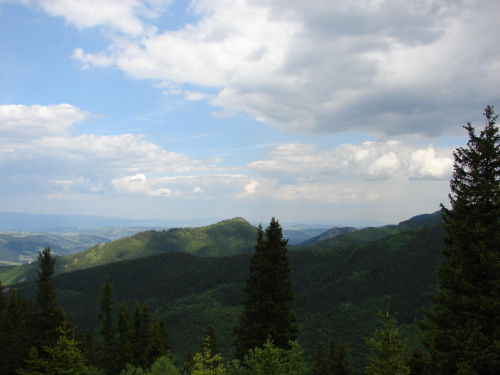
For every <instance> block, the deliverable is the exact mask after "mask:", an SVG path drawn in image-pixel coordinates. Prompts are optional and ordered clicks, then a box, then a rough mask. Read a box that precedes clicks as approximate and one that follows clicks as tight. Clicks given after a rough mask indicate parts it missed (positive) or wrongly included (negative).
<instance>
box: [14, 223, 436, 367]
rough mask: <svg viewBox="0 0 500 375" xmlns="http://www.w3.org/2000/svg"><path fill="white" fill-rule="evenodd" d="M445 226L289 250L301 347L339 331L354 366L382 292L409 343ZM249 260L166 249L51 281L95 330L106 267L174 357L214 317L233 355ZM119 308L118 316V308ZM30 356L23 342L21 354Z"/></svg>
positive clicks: (27, 289)
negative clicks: (157, 323)
mask: <svg viewBox="0 0 500 375" xmlns="http://www.w3.org/2000/svg"><path fill="white" fill-rule="evenodd" d="M371 230H373V231H375V230H376V229H375V228H371ZM384 230H385V229H384ZM358 232H362V231H358ZM442 235H443V232H442V229H441V226H440V225H434V226H428V227H424V228H417V229H411V230H406V231H403V232H402V231H401V230H399V232H398V233H396V234H393V235H390V236H388V235H386V236H385V238H381V239H379V240H377V241H375V242H367V243H361V244H357V245H353V246H347V247H340V248H339V247H336V248H331V249H321V250H319V251H310V250H308V251H291V252H289V253H288V256H289V261H290V268H291V273H290V279H291V280H292V284H293V291H294V301H295V302H294V313H295V314H296V315H297V324H298V326H299V327H300V332H301V334H300V336H299V340H300V343H301V344H302V345H303V346H304V348H305V350H306V356H307V357H308V358H309V357H310V353H311V351H312V349H313V348H314V347H315V345H316V344H317V342H318V341H319V340H324V342H329V339H330V338H331V337H344V338H345V341H346V343H347V345H348V347H349V358H350V360H351V363H352V366H353V367H354V368H356V369H358V370H360V366H361V365H362V364H364V359H365V358H366V352H367V346H366V344H365V343H364V340H363V337H368V336H369V335H371V334H372V332H373V330H374V329H375V327H376V325H377V321H376V313H377V311H378V310H379V309H380V305H381V304H382V303H384V301H385V299H386V296H387V295H392V296H393V297H394V309H395V310H397V311H399V316H398V320H399V322H400V323H401V324H402V326H404V330H405V333H406V337H408V338H409V344H410V345H414V344H415V343H417V342H418V339H419V336H418V331H417V330H416V329H415V328H414V326H413V320H414V318H415V317H418V316H419V314H420V309H421V306H423V305H425V304H427V303H428V299H427V297H426V295H425V293H426V292H432V291H434V290H435V289H434V288H435V279H436V276H435V268H436V266H437V261H438V257H439V254H440V252H439V249H440V248H441V247H442V243H441V237H442ZM253 243H254V244H255V237H254V239H253ZM59 259H60V258H58V262H59ZM249 260H250V255H247V254H242V255H237V256H231V257H217V258H212V257H204V258H201V257H196V256H193V255H190V254H186V253H166V254H158V255H155V256H151V257H144V258H141V259H136V260H130V261H123V262H119V263H115V264H109V265H106V266H102V267H95V268H91V269H88V270H85V271H78V272H72V273H65V274H61V275H59V276H57V277H55V278H54V281H55V283H56V286H57V289H58V296H59V300H60V301H61V305H62V306H63V307H64V309H65V310H66V311H67V313H68V317H69V319H70V320H71V321H72V322H74V323H75V324H76V325H77V326H78V327H79V328H81V329H82V330H85V329H87V328H90V329H91V330H90V332H95V331H96V330H95V329H93V328H92V327H99V324H100V322H99V318H98V316H99V305H98V304H97V303H96V295H97V294H98V293H99V290H100V287H101V284H102V282H103V280H104V279H105V277H106V275H109V281H110V283H111V284H112V285H113V292H114V295H115V300H117V301H125V302H126V304H127V306H128V307H129V309H132V311H133V307H134V301H136V300H142V301H147V303H148V305H149V306H150V308H151V311H157V312H158V316H159V318H161V319H162V320H163V321H164V322H165V328H166V331H168V334H169V338H170V340H171V342H172V344H173V346H174V349H175V354H176V356H177V358H184V356H185V354H186V353H187V352H188V351H189V350H191V353H195V352H196V351H198V350H199V343H200V338H201V337H204V334H205V333H206V329H207V327H208V326H209V325H210V324H212V325H213V327H214V330H215V331H216V332H217V339H218V345H219V347H220V351H221V354H222V355H223V356H224V358H228V359H229V358H232V357H233V356H234V352H233V351H232V345H231V343H232V342H233V340H234V334H233V331H232V327H234V326H235V325H236V324H237V323H238V317H239V315H240V314H241V311H242V310H241V305H240V302H241V301H242V300H243V297H244V295H243V293H242V291H243V289H244V287H245V278H246V277H247V275H248V269H249ZM123 275H126V277H124V276H123ZM19 287H20V288H22V293H23V296H28V297H30V296H32V295H34V293H35V289H36V288H35V287H34V285H32V284H24V285H21V286H19ZM11 290H12V288H11ZM139 306H142V304H139ZM132 315H133V314H132ZM117 317H118V320H119V314H118V313H117ZM132 320H133V319H132ZM97 330H98V328H97ZM118 331H119V330H118V329H116V332H117V340H118ZM79 340H80V341H84V343H82V349H85V348H86V347H87V343H86V342H90V344H89V345H88V347H89V349H88V350H87V349H85V356H86V357H88V358H89V361H90V363H93V364H95V363H97V362H96V361H95V360H94V359H92V354H91V353H92V352H96V351H98V349H93V348H92V346H93V345H92V342H91V341H92V340H86V339H84V338H80V339H79ZM28 350H29V348H28ZM27 356H28V352H26V353H25V356H24V357H23V359H24V358H27ZM192 357H193V356H192V355H190V356H189V358H191V359H192ZM188 372H189V371H188Z"/></svg>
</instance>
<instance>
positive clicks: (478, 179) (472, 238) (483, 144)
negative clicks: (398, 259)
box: [421, 106, 500, 375]
mask: <svg viewBox="0 0 500 375" xmlns="http://www.w3.org/2000/svg"><path fill="white" fill-rule="evenodd" d="M484 115H485V116H486V127H485V128H484V130H482V131H481V132H480V134H479V135H477V134H476V132H475V129H474V127H472V126H471V124H470V123H468V124H467V126H465V127H464V128H465V129H466V130H467V132H468V134H469V141H468V143H467V147H460V148H458V149H457V150H456V151H455V152H454V157H455V164H454V170H453V178H452V180H451V183H450V186H451V194H450V195H449V198H450V203H451V209H447V208H445V207H444V206H443V205H442V210H443V219H444V228H445V230H446V232H447V236H446V245H447V247H446V248H445V249H444V250H443V254H444V257H445V260H444V261H443V262H442V263H441V264H440V266H439V267H438V279H439V291H438V292H437V294H436V295H434V296H432V298H431V300H432V302H433V307H432V309H431V310H429V311H427V312H426V318H427V320H426V321H425V322H424V323H422V324H421V325H422V328H423V329H424V331H425V335H424V342H425V344H426V345H427V347H428V348H429V351H430V354H431V360H432V364H433V367H434V371H435V373H439V374H484V375H486V374H488V375H491V374H500V189H499V181H500V136H499V134H498V127H496V126H495V120H496V119H497V117H498V116H495V113H494V111H493V107H490V106H488V107H487V108H486V109H485V113H484Z"/></svg>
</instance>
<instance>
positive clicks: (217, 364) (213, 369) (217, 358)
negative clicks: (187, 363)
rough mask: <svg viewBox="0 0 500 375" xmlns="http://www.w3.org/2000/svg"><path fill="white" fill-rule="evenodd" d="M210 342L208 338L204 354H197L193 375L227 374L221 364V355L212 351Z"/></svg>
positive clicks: (203, 349)
mask: <svg viewBox="0 0 500 375" xmlns="http://www.w3.org/2000/svg"><path fill="white" fill-rule="evenodd" d="M209 341H210V340H209V339H208V337H207V338H205V342H204V344H203V348H202V352H201V353H196V354H195V356H194V358H193V361H194V364H193V372H192V375H223V374H225V373H226V372H227V370H226V368H225V367H224V365H222V364H221V362H222V357H221V355H220V354H218V353H212V351H211V350H210V343H209Z"/></svg>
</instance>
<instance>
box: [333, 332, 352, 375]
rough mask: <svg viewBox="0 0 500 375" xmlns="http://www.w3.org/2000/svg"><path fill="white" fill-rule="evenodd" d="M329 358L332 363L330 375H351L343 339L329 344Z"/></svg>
mask: <svg viewBox="0 0 500 375" xmlns="http://www.w3.org/2000/svg"><path fill="white" fill-rule="evenodd" d="M330 358H331V361H332V369H333V372H332V374H334V375H349V374H352V369H351V367H350V360H349V357H348V353H347V345H346V344H345V341H344V339H340V341H339V342H336V341H335V340H332V342H331V344H330Z"/></svg>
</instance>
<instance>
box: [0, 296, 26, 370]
mask: <svg viewBox="0 0 500 375" xmlns="http://www.w3.org/2000/svg"><path fill="white" fill-rule="evenodd" d="M31 317H32V304H31V303H30V302H28V301H25V300H24V299H23V298H21V293H20V292H19V290H12V291H10V293H9V295H8V297H6V298H5V300H4V302H3V309H2V310H0V353H1V355H0V370H2V371H3V372H2V371H0V372H1V373H6V374H13V373H14V371H15V369H17V368H19V367H20V366H22V365H23V364H24V360H25V359H26V358H27V357H28V354H29V351H30V342H31V339H30V329H31V327H30V324H29V322H30V319H31Z"/></svg>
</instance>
